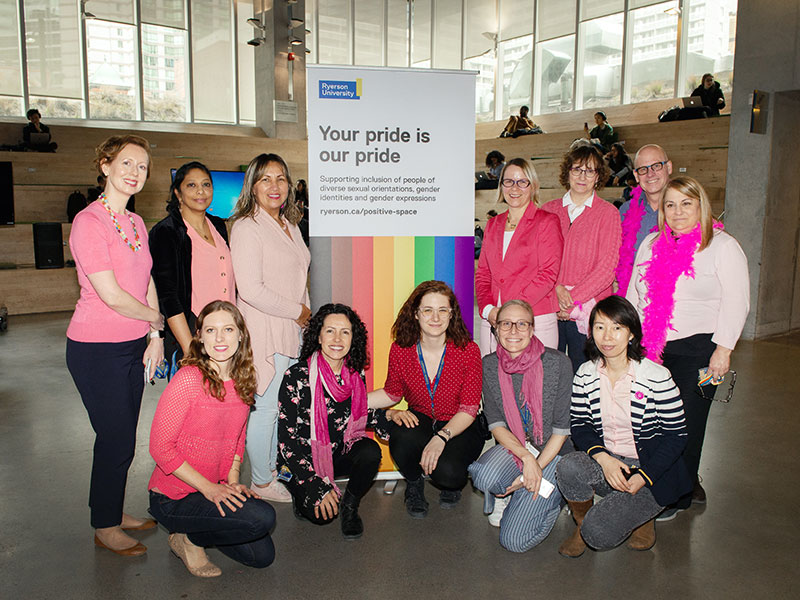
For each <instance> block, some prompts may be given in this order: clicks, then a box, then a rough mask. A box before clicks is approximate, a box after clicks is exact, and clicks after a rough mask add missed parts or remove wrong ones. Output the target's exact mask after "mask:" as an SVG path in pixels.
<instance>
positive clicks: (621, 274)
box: [616, 185, 656, 298]
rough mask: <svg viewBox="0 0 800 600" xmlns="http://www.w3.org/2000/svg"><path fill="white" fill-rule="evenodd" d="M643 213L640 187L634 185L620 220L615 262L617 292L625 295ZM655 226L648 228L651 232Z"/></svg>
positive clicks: (634, 257)
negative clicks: (620, 229) (619, 236)
mask: <svg viewBox="0 0 800 600" xmlns="http://www.w3.org/2000/svg"><path fill="white" fill-rule="evenodd" d="M644 215H645V207H644V202H642V188H641V186H638V185H637V186H636V187H635V188H633V189H632V190H631V200H630V207H629V208H628V212H626V213H625V219H624V220H623V221H622V245H621V246H620V248H619V262H618V263H617V269H616V276H617V285H618V286H619V287H618V288H617V294H618V295H620V296H622V297H623V298H624V297H625V294H626V293H627V292H628V284H629V283H630V281H631V273H633V263H634V260H635V259H636V236H637V235H639V228H640V227H641V226H642V219H643V218H644ZM655 230H656V228H653V229H651V230H650V232H651V233H652V232H653V231H655Z"/></svg>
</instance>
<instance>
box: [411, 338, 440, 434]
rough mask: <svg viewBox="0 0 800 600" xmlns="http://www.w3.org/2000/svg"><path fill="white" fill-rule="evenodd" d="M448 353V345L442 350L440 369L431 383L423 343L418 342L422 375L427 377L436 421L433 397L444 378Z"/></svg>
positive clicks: (432, 410) (434, 415) (433, 415)
mask: <svg viewBox="0 0 800 600" xmlns="http://www.w3.org/2000/svg"><path fill="white" fill-rule="evenodd" d="M445 354H447V346H445V347H444V350H442V358H440V359H439V370H438V371H436V378H435V379H434V380H433V385H431V379H430V377H428V368H427V367H426V366H425V359H424V358H422V345H421V344H420V343H419V342H417V356H418V357H419V366H420V367H422V376H423V377H424V378H425V387H426V388H428V396H430V397H431V417H433V420H434V421H436V413H435V412H434V407H433V397H434V396H435V395H436V388H438V387H439V381H441V379H442V369H443V368H444V355H445Z"/></svg>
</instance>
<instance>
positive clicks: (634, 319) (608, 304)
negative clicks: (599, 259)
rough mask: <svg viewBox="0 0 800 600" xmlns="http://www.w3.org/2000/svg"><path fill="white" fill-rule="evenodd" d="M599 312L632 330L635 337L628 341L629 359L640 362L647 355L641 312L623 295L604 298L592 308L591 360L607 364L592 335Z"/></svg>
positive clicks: (588, 356)
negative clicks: (640, 317) (643, 344)
mask: <svg viewBox="0 0 800 600" xmlns="http://www.w3.org/2000/svg"><path fill="white" fill-rule="evenodd" d="M598 314H602V315H605V316H606V317H608V318H609V319H611V320H612V321H614V323H617V324H618V325H622V326H623V327H627V328H628V329H629V330H630V332H631V334H632V335H633V339H632V340H631V341H630V342H629V343H628V352H627V354H628V360H635V361H636V362H640V361H641V360H642V358H644V355H645V348H644V346H642V322H641V321H640V320H639V313H637V312H636V309H635V308H634V307H633V304H631V303H630V302H628V301H627V300H626V299H625V298H623V297H622V296H608V297H607V298H603V299H602V300H600V302H598V303H597V304H595V306H594V308H593V309H592V313H591V314H590V315H589V336H588V337H587V339H586V356H587V358H588V359H589V360H591V361H596V360H599V361H600V362H601V363H602V364H605V357H604V356H603V353H602V352H600V349H599V348H598V347H597V344H595V343H594V336H593V335H592V330H593V328H594V320H595V318H596V317H597V315H598Z"/></svg>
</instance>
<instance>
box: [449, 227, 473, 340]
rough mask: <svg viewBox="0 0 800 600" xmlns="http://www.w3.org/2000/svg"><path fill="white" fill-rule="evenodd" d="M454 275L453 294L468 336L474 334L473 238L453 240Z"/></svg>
mask: <svg viewBox="0 0 800 600" xmlns="http://www.w3.org/2000/svg"><path fill="white" fill-rule="evenodd" d="M454 267H455V273H454V283H453V292H455V294H456V298H458V303H459V304H460V305H461V312H462V314H463V315H464V322H465V323H466V325H467V329H468V330H469V332H470V334H474V332H473V331H472V330H473V326H474V323H473V319H472V307H473V304H474V303H475V287H474V280H475V277H474V273H475V238H474V236H470V237H457V238H455V265H454Z"/></svg>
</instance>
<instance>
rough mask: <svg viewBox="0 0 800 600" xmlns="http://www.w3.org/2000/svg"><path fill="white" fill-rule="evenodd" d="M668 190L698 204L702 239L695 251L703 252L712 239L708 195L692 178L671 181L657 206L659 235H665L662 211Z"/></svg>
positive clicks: (664, 216)
mask: <svg viewBox="0 0 800 600" xmlns="http://www.w3.org/2000/svg"><path fill="white" fill-rule="evenodd" d="M669 190H675V191H676V192H678V193H680V194H683V195H684V196H686V197H687V198H691V199H693V200H697V201H698V202H699V203H700V230H701V231H702V237H701V238H700V246H699V247H698V248H697V251H698V252H700V251H701V250H705V249H706V248H707V247H708V245H709V244H710V243H711V238H713V237H714V215H713V214H711V201H710V200H709V199H708V194H706V191H705V190H704V189H703V186H702V185H700V182H699V181H697V180H696V179H695V178H694V177H686V176H682V177H676V178H675V179H671V180H670V182H669V183H668V184H667V187H666V188H665V190H664V191H665V193H664V198H662V199H661V204H659V206H658V230H659V231H660V232H661V235H666V233H665V230H664V227H665V225H666V223H667V217H666V213H665V211H664V202H665V200H666V197H667V194H666V192H668V191H669ZM654 241H655V240H654Z"/></svg>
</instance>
